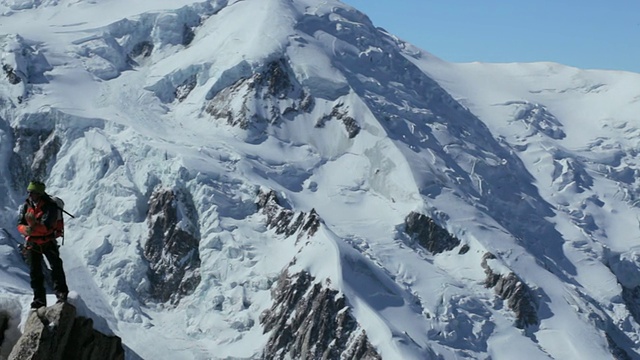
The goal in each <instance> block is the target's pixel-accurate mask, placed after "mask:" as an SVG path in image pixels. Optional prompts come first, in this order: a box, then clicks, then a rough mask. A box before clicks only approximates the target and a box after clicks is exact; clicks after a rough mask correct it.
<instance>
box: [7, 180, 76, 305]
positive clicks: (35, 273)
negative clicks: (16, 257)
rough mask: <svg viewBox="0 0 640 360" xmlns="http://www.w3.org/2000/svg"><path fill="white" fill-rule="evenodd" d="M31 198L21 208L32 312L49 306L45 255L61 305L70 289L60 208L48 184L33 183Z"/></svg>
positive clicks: (20, 222) (20, 217)
mask: <svg viewBox="0 0 640 360" xmlns="http://www.w3.org/2000/svg"><path fill="white" fill-rule="evenodd" d="M27 192H28V194H29V196H28V197H27V199H26V200H25V203H24V204H23V205H22V206H21V207H20V215H19V218H18V231H19V232H20V234H22V236H24V237H25V240H26V244H25V251H26V260H27V262H28V263H29V267H30V269H29V270H30V275H31V288H32V289H33V302H32V303H31V308H32V309H37V308H40V307H43V306H47V296H46V290H45V287H44V273H43V268H42V266H43V265H42V264H43V256H45V257H46V258H47V261H48V262H49V265H50V266H51V272H52V276H53V287H54V291H55V293H56V298H57V299H58V302H65V301H67V295H68V293H69V288H68V287H67V280H66V277H65V274H64V269H63V267H62V259H61V258H60V251H59V249H58V242H57V241H56V234H55V231H54V226H55V224H56V221H57V218H58V213H59V211H58V206H57V205H56V203H55V202H54V201H53V200H52V199H51V198H50V197H49V195H47V193H46V192H45V184H44V183H42V182H39V181H32V182H30V183H29V186H28V187H27Z"/></svg>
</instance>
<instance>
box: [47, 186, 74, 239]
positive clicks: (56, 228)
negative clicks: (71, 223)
mask: <svg viewBox="0 0 640 360" xmlns="http://www.w3.org/2000/svg"><path fill="white" fill-rule="evenodd" d="M48 197H49V200H50V202H51V204H53V205H55V206H56V208H57V211H56V222H55V224H54V225H53V233H54V235H55V236H56V239H57V238H59V237H61V238H62V245H64V214H67V215H69V216H71V217H72V218H74V219H75V216H73V215H71V214H70V213H68V212H67V211H66V210H65V209H64V201H62V199H60V198H59V197H57V196H51V195H48Z"/></svg>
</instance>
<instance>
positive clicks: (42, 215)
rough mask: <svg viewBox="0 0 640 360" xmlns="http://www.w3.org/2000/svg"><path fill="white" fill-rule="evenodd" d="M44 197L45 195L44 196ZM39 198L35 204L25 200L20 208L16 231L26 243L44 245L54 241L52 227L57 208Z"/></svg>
mask: <svg viewBox="0 0 640 360" xmlns="http://www.w3.org/2000/svg"><path fill="white" fill-rule="evenodd" d="M44 196H46V195H44ZM44 196H42V197H41V198H40V200H39V201H38V203H37V204H33V203H32V202H31V201H30V200H29V199H27V200H26V201H25V203H24V205H22V207H20V216H19V218H18V231H19V232H20V234H22V235H23V236H25V238H26V240H27V241H31V242H34V243H36V244H44V243H46V242H48V241H51V240H53V239H55V234H54V225H55V222H56V219H57V216H58V215H57V208H56V206H55V205H54V204H53V203H52V202H51V201H47V200H45V198H44Z"/></svg>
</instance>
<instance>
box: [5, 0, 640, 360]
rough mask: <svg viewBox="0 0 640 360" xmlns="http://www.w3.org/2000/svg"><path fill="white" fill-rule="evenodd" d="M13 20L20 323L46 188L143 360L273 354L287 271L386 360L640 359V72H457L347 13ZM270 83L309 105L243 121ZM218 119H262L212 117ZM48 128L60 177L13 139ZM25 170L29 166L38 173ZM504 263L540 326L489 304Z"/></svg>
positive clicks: (135, 6) (11, 12) (543, 67)
mask: <svg viewBox="0 0 640 360" xmlns="http://www.w3.org/2000/svg"><path fill="white" fill-rule="evenodd" d="M0 14H2V16H0V49H2V50H1V61H2V64H3V65H8V67H6V68H5V70H4V72H5V74H6V75H7V76H4V75H3V76H4V77H3V78H2V79H0V94H1V97H0V111H1V112H0V119H1V120H2V121H0V166H1V168H2V171H1V174H2V175H0V188H1V191H0V205H1V206H2V212H1V213H0V220H1V223H0V226H2V228H3V229H4V230H3V231H1V232H0V240H1V242H0V249H2V252H1V256H2V261H0V264H2V265H0V266H2V277H1V278H0V285H1V286H0V304H5V305H4V307H5V308H7V309H9V310H10V312H13V316H14V318H16V320H14V324H13V327H14V328H15V327H16V326H17V324H15V322H17V321H20V319H22V320H24V318H25V316H26V314H27V307H28V304H29V302H30V297H31V291H30V288H29V283H28V275H27V274H26V267H25V265H24V264H22V263H21V260H20V259H19V255H18V252H17V250H16V242H17V241H18V240H17V239H19V236H18V234H17V232H16V231H15V229H14V224H15V215H16V209H17V208H18V206H19V205H20V203H21V201H22V197H23V190H22V188H21V186H23V185H24V184H25V181H26V180H28V179H26V178H25V176H27V175H41V176H42V177H44V178H45V179H46V182H47V185H48V189H49V192H50V193H53V194H56V195H58V196H60V197H62V198H63V199H64V200H65V201H66V204H67V209H68V210H69V211H70V212H71V213H73V214H75V215H76V218H75V219H72V220H69V219H67V237H66V239H65V245H64V246H63V247H62V255H63V259H64V261H65V269H66V271H67V276H68V281H69V284H70V287H71V288H72V289H73V290H74V294H73V298H72V300H71V301H72V302H73V303H74V304H76V305H77V306H78V307H79V308H80V310H81V312H83V313H85V315H87V316H91V317H93V318H95V319H104V320H99V321H97V325H98V327H99V330H103V331H105V332H107V333H115V334H116V335H118V336H120V337H121V338H122V339H123V342H124V344H125V345H126V346H127V347H128V348H129V349H130V350H129V353H128V354H129V355H128V356H129V357H130V358H135V357H136V354H137V356H139V357H141V358H144V359H165V358H171V359H181V358H182V359H206V358H256V357H260V355H261V351H262V349H263V348H264V346H265V344H266V341H267V339H268V334H263V330H262V327H261V326H260V323H259V317H260V314H261V313H262V312H263V311H264V310H266V309H268V308H269V307H270V305H271V301H272V300H271V295H270V291H269V289H270V287H271V285H272V284H273V282H274V281H275V280H276V279H277V278H278V276H279V274H280V272H281V271H282V270H283V269H285V268H286V267H287V266H289V265H290V264H291V263H293V262H294V261H293V260H294V258H295V264H294V265H292V267H291V270H290V271H296V270H307V271H309V272H310V273H311V274H312V275H313V276H314V277H315V278H316V280H317V281H321V282H323V283H325V284H327V285H328V286H330V287H332V288H335V289H337V290H339V291H340V292H341V293H342V294H344V295H345V296H346V298H347V302H348V304H349V305H350V306H351V308H352V312H353V315H354V316H355V318H356V320H357V321H358V322H359V323H360V324H361V326H362V327H363V329H364V330H365V331H366V333H367V335H368V337H369V340H370V341H371V343H372V344H373V345H374V346H375V347H376V349H377V350H378V352H379V353H380V354H381V356H382V357H383V358H384V359H420V358H425V357H427V356H429V355H430V354H432V353H436V354H439V355H440V356H441V357H442V358H443V359H457V358H463V357H469V358H492V359H513V358H516V357H517V358H520V359H547V358H553V359H608V358H615V357H614V355H612V353H613V352H615V351H614V350H612V348H614V349H618V352H617V353H618V354H619V353H620V349H621V350H622V351H623V352H626V353H627V355H628V356H629V357H631V358H636V357H638V356H640V349H639V348H638V345H637V344H638V343H639V341H640V339H639V337H638V334H639V332H638V331H639V330H640V328H639V326H638V323H637V322H636V320H635V319H634V317H633V316H632V314H631V313H630V311H629V309H628V301H627V302H625V301H624V299H623V286H624V287H625V288H627V289H630V290H633V289H636V287H637V286H638V285H640V281H638V279H639V278H640V277H638V275H640V274H639V270H638V264H640V256H639V255H638V254H639V252H640V250H639V249H640V225H639V224H640V220H639V219H640V211H639V209H638V207H637V202H638V199H639V198H640V197H639V195H640V191H639V184H638V181H637V178H638V176H637V175H638V169H639V167H638V162H637V160H636V155H637V152H638V149H639V148H640V144H639V139H640V137H639V136H638V135H640V130H639V124H640V118H639V115H638V114H640V74H634V73H623V72H611V71H586V70H580V69H575V68H570V67H566V66H562V65H559V64H550V63H549V64H547V63H536V64H475V63H474V64H451V63H446V62H443V61H441V60H439V59H437V58H435V57H433V56H431V55H429V54H427V53H425V52H423V51H421V50H418V49H416V48H414V47H412V46H411V45H409V44H406V43H404V42H402V41H400V40H399V39H397V38H395V37H393V36H391V35H389V34H387V33H386V32H385V31H383V30H382V29H376V28H375V27H374V26H373V25H372V24H371V23H370V21H369V20H368V18H366V16H364V15H363V14H361V13H359V12H357V11H356V10H354V9H352V8H350V7H348V6H346V5H343V4H341V3H339V2H337V1H323V2H318V1H312V0H294V1H290V0H245V1H233V0H231V1H225V0H220V1H205V2H194V1H189V0H163V1H159V0H147V1H124V0H108V1H99V2H93V1H82V0H68V1H65V0H59V1H53V0H51V1H36V0H22V1H17V0H0ZM434 36H436V34H434ZM269 64H281V68H280V69H281V71H283V72H284V73H285V74H288V75H290V80H291V81H292V82H293V84H289V85H291V87H293V88H294V89H297V90H295V91H299V92H300V93H302V94H306V95H307V96H308V98H312V99H313V103H312V105H311V106H310V107H309V110H308V111H289V112H287V111H286V109H285V108H283V107H287V106H289V107H290V108H291V109H294V110H295V109H300V108H302V107H303V105H301V104H297V103H295V101H293V100H289V99H288V98H286V97H283V98H280V99H277V100H268V99H266V97H264V98H262V100H264V101H262V100H261V99H260V98H258V97H256V98H254V99H250V101H247V102H244V103H243V102H242V95H243V91H245V90H247V89H251V86H253V85H252V83H243V82H242V79H249V78H251V77H252V76H253V75H254V74H256V73H260V72H262V71H265V70H267V69H268V68H269V66H270V65H269ZM11 74H13V75H14V76H13V77H12V76H9V75H11ZM16 77H17V78H19V79H20V82H17V80H16ZM12 79H13V81H12ZM212 99H214V100H215V101H214V103H213V104H212ZM265 99H266V100H265ZM222 100H224V101H225V102H224V103H223V104H222V106H224V107H225V111H227V113H234V114H242V115H244V116H245V117H246V118H248V119H249V120H250V121H249V122H248V123H245V124H241V125H236V126H232V124H231V123H232V121H227V119H226V118H225V117H224V116H222V115H221V114H222V112H217V113H215V112H213V115H212V112H211V111H208V106H214V107H215V106H217V105H219V103H220V102H221V101H222ZM261 101H262V102H261ZM269 101H271V102H269ZM209 109H210V108H209ZM274 114H276V116H275V117H274ZM328 114H333V116H329V117H327V115H328ZM320 119H322V120H320ZM349 119H351V120H353V121H355V124H357V126H356V127H349V126H347V125H348V124H349V121H347V120H349ZM350 124H351V125H353V122H351V123H350ZM30 131H31V133H29V132H30ZM38 131H41V132H42V133H43V134H49V133H52V132H53V133H54V134H55V135H56V136H57V137H58V139H59V143H56V144H51V147H52V148H54V149H56V151H54V158H53V160H52V161H50V162H45V163H44V164H43V163H42V161H38V159H39V156H40V157H44V156H45V154H42V153H39V154H36V155H35V156H34V155H33V154H31V153H30V152H29V151H30V150H33V144H31V145H30V144H25V143H22V142H19V141H18V138H19V136H21V135H29V134H31V136H33V133H34V132H35V133H36V134H37V133H38ZM36 138H37V136H36ZM47 141H49V142H52V141H53V140H51V139H49V140H47V139H45V138H42V139H40V143H39V146H40V145H42V144H45V145H46V144H48V142H47ZM42 148H46V146H41V147H36V148H35V149H36V150H37V149H42ZM14 152H15V153H16V154H17V156H18V158H21V159H29V160H30V161H32V164H27V169H25V170H21V171H18V170H17V167H18V165H17V164H16V162H15V161H12V159H16V157H15V156H14V157H12V153H14ZM33 164H35V165H33ZM38 164H39V165H38ZM36 165H38V166H36ZM29 166H30V168H28V167H29ZM159 187H160V188H168V189H179V190H184V191H186V192H189V193H190V194H192V196H193V202H194V206H195V209H196V210H197V227H198V229H197V233H198V234H199V235H200V245H199V253H200V258H201V264H202V265H201V268H200V273H201V282H200V284H199V286H198V287H197V288H196V289H195V291H194V292H193V294H191V295H188V296H186V297H184V298H183V299H182V300H181V301H180V302H179V303H178V304H177V305H176V306H173V305H169V304H166V305H165V304H156V303H154V302H151V301H147V300H144V299H145V297H144V294H146V293H147V291H148V288H149V280H148V278H147V270H148V264H147V262H146V260H145V259H144V257H143V256H142V249H143V247H144V245H145V244H144V242H145V241H146V239H147V236H148V231H149V229H148V225H147V223H146V222H145V217H146V212H147V209H148V199H149V196H150V194H151V193H152V191H153V190H154V189H157V188H159ZM260 189H263V190H264V189H273V190H275V191H276V192H277V193H278V194H279V197H280V198H281V199H283V201H284V203H285V206H286V207H289V208H291V209H292V210H293V211H296V212H300V211H304V212H309V211H310V210H311V209H315V210H316V212H317V213H318V214H319V216H320V218H321V219H322V221H323V223H322V226H321V229H320V231H318V232H317V233H316V234H315V235H314V236H313V237H311V238H309V239H307V240H305V241H300V242H297V241H296V237H295V236H292V237H284V236H281V235H276V234H275V233H274V231H273V230H268V229H267V227H266V225H265V218H264V216H263V215H261V214H260V213H257V212H256V210H255V200H256V194H257V192H258V190H260ZM412 211H415V212H418V213H422V214H425V215H427V216H429V217H431V218H433V219H435V220H436V222H437V223H438V224H439V225H440V226H442V227H444V228H445V229H446V230H447V231H449V232H450V233H451V234H453V235H454V236H456V237H457V238H459V239H461V241H462V243H461V245H460V247H459V248H456V249H454V250H452V251H447V252H444V253H441V254H437V255H433V254H430V253H429V252H428V251H426V250H424V249H422V248H421V247H420V246H419V245H418V244H417V243H414V242H413V240H411V238H410V237H409V236H408V235H406V234H405V233H404V231H403V228H404V219H405V217H406V216H407V215H408V214H409V213H411V212H412ZM184 220H185V221H184V222H183V223H181V224H182V225H181V226H190V225H189V221H187V220H186V219H184ZM462 247H468V248H469V249H470V250H469V251H468V252H466V253H465V252H464V251H460V249H461V248H462ZM486 253H492V254H494V255H495V257H496V259H494V260H491V261H489V262H488V264H489V266H490V267H491V269H492V271H493V272H494V273H499V274H500V273H502V274H506V273H509V272H513V273H515V274H516V275H517V276H518V277H519V278H520V279H522V281H524V282H525V283H526V284H527V286H528V287H529V288H531V289H532V291H533V293H534V294H535V296H536V300H537V316H538V317H539V323H538V324H536V325H531V326H528V327H526V328H525V329H518V328H517V327H516V326H515V325H514V321H515V315H514V313H513V312H512V311H510V310H509V308H508V307H507V304H506V301H503V300H501V299H500V298H499V297H498V296H497V295H496V293H495V292H494V290H493V289H490V288H487V287H485V285H484V282H485V278H486V274H485V269H483V267H482V266H481V263H482V261H483V260H482V259H483V256H484V255H485V254H486ZM636 301H637V300H636ZM12 336H13V337H14V338H15V336H17V334H16V333H15V331H14V333H13V335H12ZM612 344H615V345H612ZM5 351H6V350H5V348H4V347H3V352H5ZM2 355H6V353H2Z"/></svg>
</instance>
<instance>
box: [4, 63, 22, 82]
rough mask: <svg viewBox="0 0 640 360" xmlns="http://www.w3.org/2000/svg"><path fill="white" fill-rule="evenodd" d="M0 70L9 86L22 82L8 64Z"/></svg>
mask: <svg viewBox="0 0 640 360" xmlns="http://www.w3.org/2000/svg"><path fill="white" fill-rule="evenodd" d="M2 70H4V74H5V76H6V77H7V80H9V83H10V84H11V85H17V84H20V83H21V82H22V79H21V78H20V76H18V75H17V74H16V73H15V71H14V70H13V67H12V66H11V65H9V64H4V65H2Z"/></svg>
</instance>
